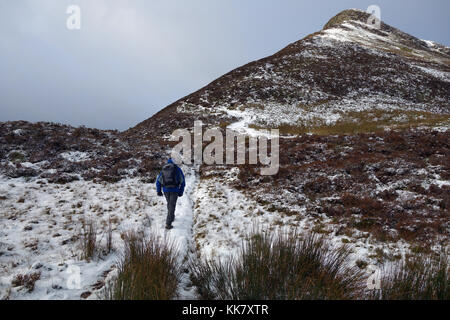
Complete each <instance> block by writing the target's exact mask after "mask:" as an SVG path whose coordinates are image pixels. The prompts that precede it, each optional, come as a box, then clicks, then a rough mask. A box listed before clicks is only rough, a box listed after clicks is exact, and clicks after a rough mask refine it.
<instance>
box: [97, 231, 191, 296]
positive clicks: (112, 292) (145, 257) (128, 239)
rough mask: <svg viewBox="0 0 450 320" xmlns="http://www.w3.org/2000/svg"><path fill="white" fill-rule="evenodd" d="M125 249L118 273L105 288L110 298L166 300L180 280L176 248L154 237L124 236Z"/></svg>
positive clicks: (134, 234) (174, 292)
mask: <svg viewBox="0 0 450 320" xmlns="http://www.w3.org/2000/svg"><path fill="white" fill-rule="evenodd" d="M124 242H125V250H124V253H123V256H122V258H121V260H120V261H119V263H118V266H117V268H118V275H117V278H116V279H114V280H113V282H112V284H111V285H110V286H109V287H108V288H107V290H106V296H107V297H106V298H107V299H110V300H169V299H173V298H175V296H176V294H177V289H178V284H179V283H180V279H181V273H182V272H181V266H180V265H179V262H178V260H177V250H176V248H175V247H174V246H173V245H172V244H168V243H165V242H163V241H161V240H159V239H158V238H157V237H155V236H150V237H149V238H147V239H146V238H144V237H143V236H142V235H138V234H136V233H127V234H125V235H124Z"/></svg>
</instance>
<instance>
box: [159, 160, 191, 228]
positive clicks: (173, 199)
mask: <svg viewBox="0 0 450 320" xmlns="http://www.w3.org/2000/svg"><path fill="white" fill-rule="evenodd" d="M185 186H186V182H185V180H184V174H183V171H182V170H181V169H180V167H178V166H177V165H176V164H175V163H173V161H172V159H169V160H168V161H167V164H166V165H165V166H164V167H163V168H162V171H161V173H160V174H159V175H158V178H157V179H156V191H157V192H158V196H160V197H162V196H163V193H162V192H161V187H162V191H163V192H164V196H165V197H166V200H167V211H168V212H167V219H166V229H168V230H170V229H172V228H173V226H172V222H173V221H174V220H175V207H176V206H177V200H178V197H182V196H183V193H184V187H185Z"/></svg>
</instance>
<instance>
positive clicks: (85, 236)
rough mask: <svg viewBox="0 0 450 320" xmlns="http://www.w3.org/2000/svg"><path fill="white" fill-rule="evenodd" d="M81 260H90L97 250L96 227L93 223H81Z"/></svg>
mask: <svg viewBox="0 0 450 320" xmlns="http://www.w3.org/2000/svg"><path fill="white" fill-rule="evenodd" d="M81 245H82V252H83V259H86V260H88V261H89V260H91V259H92V258H93V257H94V255H95V252H96V250H97V226H96V224H95V222H94V221H92V220H90V221H83V227H82V233H81Z"/></svg>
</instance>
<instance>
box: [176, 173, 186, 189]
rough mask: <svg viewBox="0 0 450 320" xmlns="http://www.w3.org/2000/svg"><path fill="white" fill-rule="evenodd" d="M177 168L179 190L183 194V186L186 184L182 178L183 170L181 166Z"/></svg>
mask: <svg viewBox="0 0 450 320" xmlns="http://www.w3.org/2000/svg"><path fill="white" fill-rule="evenodd" d="M178 170H179V171H180V192H181V194H183V193H184V187H185V186H186V181H185V179H184V173H183V170H181V168H178Z"/></svg>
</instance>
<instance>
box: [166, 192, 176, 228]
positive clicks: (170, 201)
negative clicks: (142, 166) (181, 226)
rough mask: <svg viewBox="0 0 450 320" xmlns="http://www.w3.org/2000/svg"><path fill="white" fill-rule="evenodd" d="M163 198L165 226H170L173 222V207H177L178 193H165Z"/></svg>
mask: <svg viewBox="0 0 450 320" xmlns="http://www.w3.org/2000/svg"><path fill="white" fill-rule="evenodd" d="M164 196H165V197H166V200H167V219H166V225H168V226H170V225H171V224H172V222H173V221H174V220H175V207H176V206H177V200H178V193H176V192H165V193H164Z"/></svg>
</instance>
